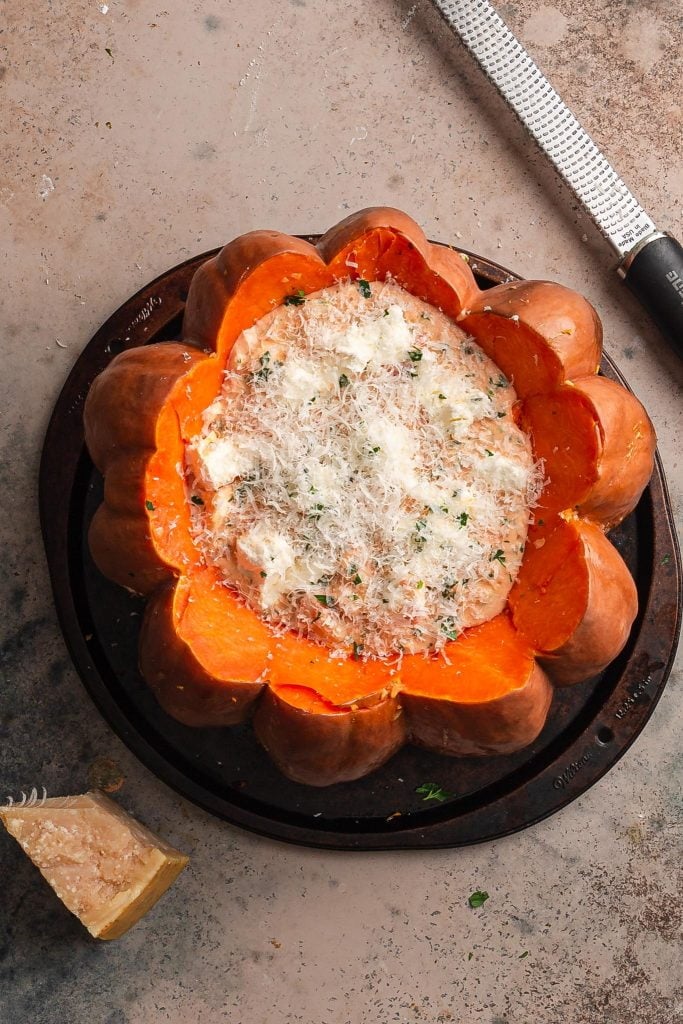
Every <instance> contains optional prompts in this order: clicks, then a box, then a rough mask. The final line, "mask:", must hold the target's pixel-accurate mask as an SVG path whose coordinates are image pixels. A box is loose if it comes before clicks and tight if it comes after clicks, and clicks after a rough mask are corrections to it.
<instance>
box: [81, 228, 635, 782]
mask: <svg viewBox="0 0 683 1024" xmlns="http://www.w3.org/2000/svg"><path fill="white" fill-rule="evenodd" d="M387 275H390V276H391V277H392V278H393V280H394V281H395V282H396V283H397V284H399V285H401V286H402V287H403V288H404V289H405V290H406V291H408V292H410V293H412V294H413V295H415V296H417V297H419V298H420V299H422V300H424V301H426V302H428V303H430V304H431V305H433V306H435V307H437V308H439V309H440V310H442V311H443V312H444V313H445V314H446V315H447V316H448V317H449V318H452V319H453V320H454V321H456V322H457V323H458V324H459V325H460V326H462V327H463V328H464V329H465V331H466V332H467V333H468V334H470V335H472V336H473V337H474V339H475V341H476V342H477V343H478V345H479V346H480V347H481V348H482V349H483V350H484V352H485V353H486V354H487V356H489V357H490V358H492V359H493V361H494V362H495V363H496V364H497V365H498V366H499V367H500V369H501V370H502V371H503V372H504V373H505V374H506V375H507V377H508V378H509V379H510V380H511V381H512V382H513V384H514V387H515V390H516V393H517V396H518V401H517V404H516V407H515V416H516V421H517V423H518V425H519V426H520V427H521V428H522V429H523V430H524V431H525V432H526V433H527V434H528V436H529V437H530V439H531V444H532V447H533V451H534V455H535V457H536V458H537V459H542V460H543V464H544V478H545V483H544V487H543V491H542V494H541V496H540V499H539V503H538V507H537V508H536V509H535V510H534V513H535V518H534V522H533V524H532V526H531V528H530V531H529V535H528V541H527V546H526V550H525V554H524V557H523V560H522V564H521V569H520V571H519V574H518V576H517V579H516V580H515V582H514V585H513V587H512V590H511V592H510V595H509V599H508V604H507V607H506V608H505V610H504V611H503V612H502V613H500V614H498V615H496V616H495V617H494V618H492V619H491V620H490V621H488V622H485V623H483V624H480V625H478V626H474V627H472V628H470V629H467V630H465V631H464V632H463V633H462V634H461V635H460V636H458V638H457V639H454V640H452V641H449V642H448V644H447V645H446V648H444V653H445V654H446V657H445V658H441V657H439V658H436V657H428V656H424V655H423V654H408V655H406V656H404V657H403V660H402V664H401V667H400V671H398V672H396V671H394V670H393V669H392V668H390V666H389V665H388V664H386V663H385V662H383V661H382V660H379V659H366V660H363V659H354V658H348V659H345V660H344V659H342V660H340V659H339V658H333V657H331V656H330V652H329V651H328V650H326V648H325V647H323V646H321V645H320V644H318V643H313V642H312V641H311V640H308V639H306V638H301V637H299V636H296V635H294V634H293V633H285V634H284V635H276V634H275V633H274V632H273V631H272V630H271V629H270V628H269V627H268V626H267V625H266V623H265V622H264V621H263V620H262V619H261V618H260V617H259V615H258V614H257V613H256V612H254V611H252V610H251V609H250V608H249V607H247V606H246V604H245V603H244V602H243V601H242V600H241V599H240V598H239V597H238V595H237V594H236V593H235V592H234V591H232V590H231V589H230V588H229V587H226V586H225V585H223V584H222V582H221V580H220V578H219V575H218V573H217V570H216V569H215V568H212V567H210V566H207V565H206V564H203V562H202V560H201V558H200V557H199V554H198V551H197V549H196V548H195V546H194V543H193V540H192V536H191V529H190V526H191V521H190V510H189V506H188V499H187V494H186V489H185V483H184V478H183V475H182V472H179V469H178V467H179V466H182V465H183V459H184V449H185V445H186V444H187V442H188V440H189V439H190V438H192V437H193V435H195V434H196V433H197V432H198V430H199V428H200V426H201V422H202V412H203V410H205V409H206V408H207V406H209V405H210V404H211V402H212V401H213V399H214V398H215V396H216V395H217V394H218V393H219V391H220V388H221V382H222V377H223V370H224V368H225V365H226V360H227V358H228V355H229V353H230V350H231V348H232V346H233V345H234V343H235V341H236V340H237V338H238V337H239V336H240V334H241V332H242V331H244V330H245V329H246V328H249V327H252V326H253V325H254V324H255V322H256V321H257V320H259V318H261V317H262V316H264V315H265V314H266V313H268V312H269V311H270V310H271V309H273V307H274V306H277V305H279V304H280V303H281V302H282V301H283V298H284V296H286V295H287V294H288V293H290V292H292V290H293V289H297V290H301V294H309V293H311V292H314V291H317V290H319V289H321V288H325V287H328V286H331V285H333V284H335V283H337V282H340V281H343V280H346V279H348V278H349V277H351V278H352V279H354V278H355V279H364V280H366V281H369V282H373V281H383V280H384V279H385V278H386V277H387ZM601 344H602V336H601V326H600V321H599V319H598V317H597V314H596V313H595V311H594V309H593V308H592V306H591V305H590V304H589V303H588V302H587V301H586V299H584V298H583V297H582V296H580V295H578V294H577V293H576V292H573V291H571V290H569V289H567V288H565V287H563V286H561V285H559V284H555V283H551V282H545V281H522V282H513V283H508V284H501V285H498V286H496V287H494V288H491V289H488V290H485V291H480V290H479V288H478V287H477V284H476V282H475V279H474V276H473V274H472V272H471V269H470V266H469V264H468V261H467V259H466V258H465V257H464V256H462V255H461V254H459V253H458V252H456V251H454V250H452V249H450V248H448V247H446V246H441V245H436V244H433V243H429V242H428V241H427V239H426V238H425V236H424V234H423V232H422V231H421V230H420V228H419V227H418V225H417V224H416V223H415V222H414V221H413V220H411V219H410V218H409V217H408V216H406V215H405V214H404V213H401V212H400V211H397V210H393V209H389V208H372V209H368V210H364V211H361V212H360V213H356V214H353V215H352V216H350V217H348V218H346V219H345V220H344V221H342V222H341V223H340V224H338V225H337V226H336V227H334V228H332V229H331V230H330V231H328V232H327V234H325V235H324V236H323V237H322V238H321V239H320V241H319V243H318V244H317V245H316V246H314V245H311V244H309V243H308V242H305V241H302V240H300V239H298V238H293V237H290V236H288V235H284V234H279V233H277V232H274V231H254V232H251V233H249V234H246V235H243V236H241V237H240V238H237V239H235V240H234V241H232V242H230V243H229V244H228V245H227V246H225V248H224V249H223V250H222V251H221V252H220V253H219V254H218V255H217V256H216V257H215V258H213V259H210V260H208V261H207V262H206V263H205V264H203V265H202V266H201V267H200V269H199V270H198V271H197V273H196V274H195V276H194V279H193V281H192V284H191V288H190V292H189V295H188V299H187V305H186V310H185V318H184V325H183V340H182V341H180V342H164V343H160V344H156V345H152V346H148V347H142V348H135V349H132V350H129V351H125V352H123V353H121V354H120V355H118V356H117V357H116V358H115V359H114V360H113V361H112V362H111V364H110V365H109V366H108V367H107V368H106V369H105V370H104V371H103V372H102V373H101V374H100V376H99V377H98V378H97V379H96V380H95V381H94V383H93V385H92V387H91V389H90V393H89V395H88V399H87V402H86V407H85V434H86V441H87V445H88V448H89V451H90V454H91V456H92V459H93V461H94V462H95V464H96V466H97V467H98V469H99V470H100V471H101V473H102V474H103V476H104V481H105V484H104V502H103V504H102V505H101V506H100V508H99V509H98V511H97V513H96V515H95V517H94V519H93V521H92V525H91V528H90V535H89V543H90V550H91V552H92V556H93V558H94V560H95V562H96V564H97V565H98V566H99V568H100V569H101V571H102V572H103V573H104V574H105V575H106V576H108V577H109V578H110V579H111V580H114V581H115V582H116V583H119V584H121V585H122V586H125V587H128V588H129V589H131V590H133V591H135V592H137V593H140V594H144V595H147V596H148V597H149V600H148V604H147V608H146V613H145V617H144V621H143V626H142V632H141V638H140V667H141V672H142V675H143V676H144V678H145V680H146V681H147V683H148V684H149V686H150V687H151V688H152V690H153V691H154V693H155V694H156V697H157V699H158V701H159V703H160V704H161V706H162V707H163V708H164V709H165V710H166V711H167V712H168V713H169V714H170V715H172V716H174V717H175V718H177V719H178V720H180V721H181V722H183V723H185V724H187V725H189V726H195V727H206V726H229V725H232V724H235V723H238V722H242V721H244V720H245V719H246V718H248V717H250V716H251V717H253V726H254V729H255V732H256V735H257V737H258V739H259V740H260V742H261V743H262V745H263V746H264V747H265V749H266V750H267V751H268V752H269V754H270V756H271V757H272V758H273V760H274V761H275V762H276V764H277V765H278V766H279V767H280V769H281V770H282V771H283V772H284V773H285V774H286V775H287V776H289V777H290V778H292V779H294V780H296V781H299V782H303V783H308V784H311V785H316V786H324V785H329V784H331V783H335V782H340V781H346V780H351V779H356V778H359V777H361V776H363V775H365V774H366V773H368V772H370V771H372V770H373V769H375V768H376V767H378V766H379V765H381V764H382V763H383V762H385V761H386V760H387V759H388V758H389V757H390V756H391V755H392V754H393V753H394V752H395V751H396V750H397V749H398V748H399V747H400V746H401V745H402V744H403V743H405V742H406V741H410V742H414V743H417V744H422V745H425V746H427V747H429V748H431V749H433V750H436V751H440V752H442V753H444V754H450V755H489V754H500V753H509V752H512V751H515V750H518V749H520V748H522V747H524V746H525V745H527V744H529V743H531V742H533V740H534V739H535V738H536V737H537V736H538V734H539V732H540V731H541V729H542V728H543V725H544V723H545V720H546V716H547V714H548V709H549V707H550V704H551V698H552V692H553V683H554V684H557V685H565V684H570V683H575V682H578V681H580V680H584V679H586V678H588V677H589V676H592V675H594V674H596V673H598V672H600V671H601V670H602V669H604V668H605V667H606V666H607V665H608V664H609V662H610V661H611V660H612V659H614V658H615V657H616V655H617V654H618V653H619V651H620V650H621V649H622V647H623V646H624V644H625V642H626V640H627V638H628V635H629V631H630V629H631V626H632V623H633V621H634V618H635V615H636V611H637V598H636V590H635V586H634V583H633V580H632V578H631V576H630V574H629V571H628V569H627V567H626V565H625V564H624V562H623V560H622V559H621V557H620V555H619V554H618V552H617V551H616V549H615V548H614V547H613V546H612V544H611V543H610V541H609V540H608V539H607V538H606V536H605V531H606V530H607V529H609V528H611V527H613V526H615V525H616V524H617V523H619V522H620V521H621V520H622V519H623V518H624V517H625V516H626V515H628V513H629V512H630V511H631V510H632V509H633V508H634V507H635V505H636V503H637V502H638V499H639V497H640V495H641V493H642V491H643V489H644V488H645V486H646V484H647V482H648V479H649V477H650V474H651V471H652V464H653V453H654V445H655V438H654V432H653V429H652V425H651V423H650V421H649V419H648V416H647V414H646V413H645V411H644V409H643V407H642V406H641V404H640V403H639V402H638V400H637V399H636V398H635V397H634V396H633V395H632V394H631V393H629V392H628V391H627V390H626V389H625V388H623V387H621V386H620V385H619V384H616V383H614V382H613V381H610V380H606V379H604V378H602V377H598V376H597V372H598V367H599V363H600V356H601Z"/></svg>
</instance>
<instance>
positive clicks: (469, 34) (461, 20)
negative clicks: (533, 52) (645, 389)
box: [433, 0, 683, 353]
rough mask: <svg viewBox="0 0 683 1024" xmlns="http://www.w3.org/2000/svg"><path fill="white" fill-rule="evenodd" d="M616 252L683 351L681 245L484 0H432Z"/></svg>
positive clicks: (625, 274)
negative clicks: (644, 204)
mask: <svg viewBox="0 0 683 1024" xmlns="http://www.w3.org/2000/svg"><path fill="white" fill-rule="evenodd" d="M433 2H434V4H435V5H436V7H437V8H438V10H439V11H440V13H441V14H442V15H443V17H444V19H445V21H446V22H447V24H448V25H449V26H450V28H451V29H453V31H454V32H455V33H456V34H457V35H458V36H459V37H460V39H461V40H462V42H463V44H464V46H465V47H466V48H467V50H469V52H470V53H471V54H472V56H473V57H474V58H475V60H476V61H477V62H478V64H479V65H480V67H481V68H482V70H483V71H484V73H485V75H486V76H487V78H488V79H489V80H490V81H491V82H492V83H493V85H494V86H495V87H496V89H497V90H498V91H499V92H500V94H501V95H502V96H503V98H504V99H505V100H506V102H507V103H508V104H509V106H510V107H511V108H512V110H513V111H514V112H515V114H516V115H517V117H518V118H519V119H520V121H521V122H522V124H523V125H524V126H525V128H527V130H528V131H529V133H530V134H531V136H532V137H533V139H534V140H535V141H536V143H537V144H538V145H539V147H540V148H541V150H542V151H543V152H544V153H545V154H546V156H548V158H549V159H550V161H551V162H552V164H553V166H554V167H555V169H556V170H557V171H558V173H559V174H560V176H561V177H562V178H563V180H564V181H565V182H566V184H567V185H568V186H569V188H570V189H571V190H572V191H573V192H574V194H575V195H576V196H577V198H578V199H579V201H580V202H581V204H582V205H583V206H584V207H585V209H586V210H587V212H588V213H589V214H590V216H591V217H592V219H593V220H594V222H595V224H596V225H597V227H598V228H599V229H600V231H601V232H602V233H603V235H604V236H605V237H606V238H607V240H608V241H609V243H610V244H611V246H612V247H613V249H614V250H615V252H616V253H617V254H618V256H619V258H620V262H619V265H618V267H617V272H618V273H619V276H620V277H622V278H624V280H625V282H626V284H627V285H628V286H629V287H630V288H631V290H632V291H633V292H634V293H635V294H636V295H637V296H638V298H639V299H640V300H641V302H642V303H643V305H644V306H645V307H646V308H647V309H648V311H649V312H650V314H651V315H652V317H653V318H654V319H655V320H656V321H657V323H658V324H659V326H660V327H661V328H662V330H663V331H664V333H666V334H667V335H668V336H669V337H670V339H671V340H672V341H673V342H674V344H675V345H676V347H677V348H678V350H679V353H680V352H681V351H682V350H683V248H682V247H681V246H680V245H679V243H678V242H677V241H676V239H674V238H673V237H672V236H671V235H669V234H666V233H664V232H663V231H659V230H658V229H657V227H656V226H655V224H654V222H653V221H652V219H651V218H650V217H649V216H648V214H647V213H646V212H645V211H644V210H643V209H642V207H641V206H640V205H639V203H638V202H637V200H636V199H635V198H634V196H633V195H632V194H631V192H630V191H629V189H628V188H627V186H626V185H625V184H624V182H623V181H622V180H621V178H620V177H619V175H618V174H617V173H616V171H615V170H614V168H613V167H611V165H610V164H609V162H608V161H607V159H606V158H605V157H604V156H603V154H602V153H601V152H600V150H599V149H598V147H597V146H596V145H595V143H594V142H593V140H592V139H591V137H590V136H589V135H588V133H587V132H586V131H585V130H584V129H583V128H582V127H581V125H580V124H579V122H578V121H577V119H576V118H575V117H574V115H573V114H572V112H571V111H570V110H569V108H568V107H567V106H566V105H565V103H564V102H563V101H562V99H561V98H560V96H559V95H558V94H557V93H556V92H555V90H554V89H553V87H552V85H551V84H550V82H549V81H548V80H547V78H546V77H545V76H544V75H543V73H542V72H541V71H540V69H539V68H538V67H537V65H536V64H535V63H534V61H533V60H532V59H531V57H530V56H529V54H528V53H527V52H526V50H525V49H524V47H523V46H522V44H521V43H520V42H519V41H518V40H517V39H516V38H515V36H514V35H513V34H512V32H511V31H510V29H509V28H508V27H507V25H506V24H505V22H504V21H503V19H502V18H501V17H500V15H499V14H498V13H497V12H496V11H495V10H494V9H493V7H492V6H491V4H490V3H488V0H433Z"/></svg>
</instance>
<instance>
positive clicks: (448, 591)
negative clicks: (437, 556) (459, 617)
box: [441, 581, 457, 601]
mask: <svg viewBox="0 0 683 1024" xmlns="http://www.w3.org/2000/svg"><path fill="white" fill-rule="evenodd" d="M456 586H457V583H448V582H446V581H444V585H443V590H442V591H441V596H442V597H445V598H446V600H447V601H451V600H452V599H453V597H454V596H455V588H456Z"/></svg>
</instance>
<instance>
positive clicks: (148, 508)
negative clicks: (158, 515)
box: [145, 498, 154, 512]
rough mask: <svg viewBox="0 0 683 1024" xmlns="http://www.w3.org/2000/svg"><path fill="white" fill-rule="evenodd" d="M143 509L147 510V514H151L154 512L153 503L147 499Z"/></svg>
mask: <svg viewBox="0 0 683 1024" xmlns="http://www.w3.org/2000/svg"><path fill="white" fill-rule="evenodd" d="M145 508H146V509H147V511H148V512H153V511H154V502H152V501H150V500H149V498H148V499H147V501H146V502H145Z"/></svg>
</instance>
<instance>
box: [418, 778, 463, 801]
mask: <svg viewBox="0 0 683 1024" xmlns="http://www.w3.org/2000/svg"><path fill="white" fill-rule="evenodd" d="M415 792H416V793H419V794H420V796H422V799H423V800H438V802H439V803H443V802H444V800H450V799H451V798H452V797H453V796H455V794H454V793H449V792H448V791H447V790H445V789H442V788H441V786H439V784H438V783H437V782H423V783H422V785H421V786H418V787H417V789H416V790H415Z"/></svg>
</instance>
